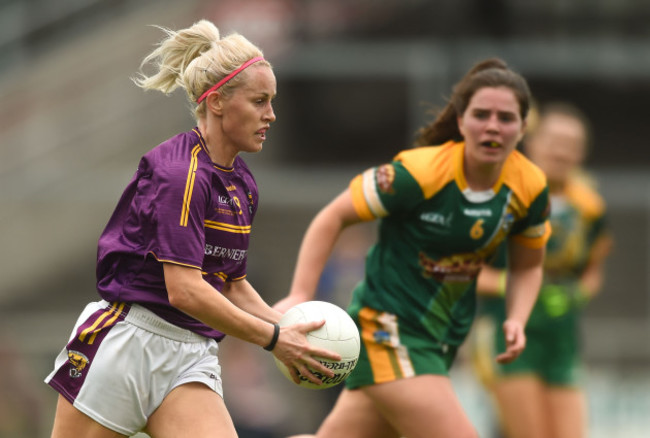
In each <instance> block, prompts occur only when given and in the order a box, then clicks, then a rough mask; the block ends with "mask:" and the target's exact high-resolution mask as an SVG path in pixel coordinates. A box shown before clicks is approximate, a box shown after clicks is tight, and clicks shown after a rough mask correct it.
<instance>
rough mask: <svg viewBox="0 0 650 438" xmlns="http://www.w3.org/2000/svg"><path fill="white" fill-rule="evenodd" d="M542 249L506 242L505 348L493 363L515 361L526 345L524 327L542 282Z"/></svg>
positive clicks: (543, 249) (543, 250) (543, 251)
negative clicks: (507, 243)
mask: <svg viewBox="0 0 650 438" xmlns="http://www.w3.org/2000/svg"><path fill="white" fill-rule="evenodd" d="M544 253H545V248H537V249H533V248H529V247H526V246H524V245H521V244H520V243H517V242H516V241H511V242H510V243H509V245H508V281H507V282H506V283H507V284H506V311H507V316H506V320H505V322H504V323H503V333H504V335H505V337H506V351H505V352H503V353H501V354H499V355H498V356H497V358H496V359H497V362H499V363H509V362H512V361H513V360H515V359H516V358H517V357H519V355H520V354H521V352H522V351H524V348H525V347H526V335H525V333H524V328H525V327H526V322H527V321H528V317H529V316H530V312H531V310H532V309H533V306H534V305H535V301H536V300H537V295H538V294H539V289H540V287H541V285H542V277H543V268H542V263H543V261H544Z"/></svg>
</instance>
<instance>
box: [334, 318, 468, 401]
mask: <svg viewBox="0 0 650 438" xmlns="http://www.w3.org/2000/svg"><path fill="white" fill-rule="evenodd" d="M351 314H352V318H353V319H354V321H355V322H356V324H357V327H359V330H360V333H361V353H360V354H359V361H358V363H357V366H356V368H355V369H354V371H353V372H352V374H351V375H350V376H349V377H348V378H347V380H346V381H345V385H346V387H347V388H348V389H355V388H359V387H361V386H366V385H373V384H375V383H385V382H391V381H393V380H398V379H404V378H407V377H413V376H417V375H421V374H438V375H448V373H449V368H450V367H451V364H452V362H453V361H454V358H455V357H456V351H457V350H458V348H457V347H455V346H450V345H444V344H443V345H440V344H439V343H435V342H426V341H425V342H423V339H422V336H421V335H420V336H416V335H413V334H410V333H409V332H403V331H402V330H400V324H399V321H398V319H397V317H396V316H395V315H393V314H390V313H387V312H380V311H378V310H375V309H371V308H369V307H363V308H361V309H359V311H358V312H357V311H355V310H351ZM429 344H430V345H429Z"/></svg>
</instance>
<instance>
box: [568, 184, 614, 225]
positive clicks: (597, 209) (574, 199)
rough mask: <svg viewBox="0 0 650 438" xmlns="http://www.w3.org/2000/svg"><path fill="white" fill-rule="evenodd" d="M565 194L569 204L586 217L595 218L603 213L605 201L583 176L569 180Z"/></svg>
mask: <svg viewBox="0 0 650 438" xmlns="http://www.w3.org/2000/svg"><path fill="white" fill-rule="evenodd" d="M566 194H567V197H568V198H569V200H570V201H571V203H572V204H573V205H575V206H576V207H577V208H578V209H579V210H580V211H582V212H583V214H585V215H586V216H589V217H597V216H601V215H603V214H604V213H605V200H604V199H603V197H602V196H601V195H600V194H599V193H598V192H597V191H596V189H595V187H594V186H593V184H592V183H591V182H590V181H588V180H587V179H586V178H585V177H583V176H580V175H574V176H572V177H571V178H570V179H569V183H568V184H567V187H566Z"/></svg>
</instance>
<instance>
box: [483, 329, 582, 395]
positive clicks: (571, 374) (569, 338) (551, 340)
mask: <svg viewBox="0 0 650 438" xmlns="http://www.w3.org/2000/svg"><path fill="white" fill-rule="evenodd" d="M499 335H500V336H499ZM494 341H495V346H496V348H497V351H504V350H505V348H506V346H505V339H504V336H503V333H498V335H497V336H495V339H494ZM497 373H498V374H500V375H505V376H507V375H513V374H524V373H526V374H535V375H537V376H538V377H539V378H540V379H542V381H544V382H545V383H547V384H548V385H557V386H575V385H577V384H578V381H579V376H580V355H579V345H578V340H577V335H576V334H575V333H572V332H571V331H568V332H567V331H564V332H562V331H559V330H547V331H528V330H527V331H526V348H525V349H524V351H523V353H521V355H520V356H519V357H518V358H517V359H516V360H515V361H513V362H511V363H509V364H506V365H499V366H498V367H497Z"/></svg>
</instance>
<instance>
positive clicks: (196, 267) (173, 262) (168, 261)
mask: <svg viewBox="0 0 650 438" xmlns="http://www.w3.org/2000/svg"><path fill="white" fill-rule="evenodd" d="M149 254H151V255H152V256H153V257H154V258H155V259H156V261H159V262H160V263H171V264H174V265H178V266H186V267H188V268H194V269H201V266H197V265H190V264H188V263H180V262H177V261H174V260H167V259H161V258H159V257H158V256H157V255H156V253H155V252H153V251H149Z"/></svg>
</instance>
